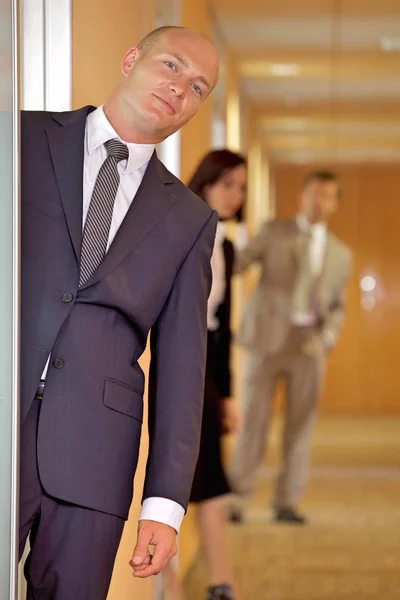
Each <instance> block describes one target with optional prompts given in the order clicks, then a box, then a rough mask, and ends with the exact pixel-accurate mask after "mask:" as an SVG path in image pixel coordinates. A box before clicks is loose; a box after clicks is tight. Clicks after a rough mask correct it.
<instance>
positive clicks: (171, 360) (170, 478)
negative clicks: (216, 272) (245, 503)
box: [143, 213, 217, 510]
mask: <svg viewBox="0 0 400 600" xmlns="http://www.w3.org/2000/svg"><path fill="white" fill-rule="evenodd" d="M216 226H217V215H216V213H213V214H212V215H211V216H210V218H209V219H208V221H207V222H206V224H205V225H204V227H203V229H202V231H201V232H200V234H199V236H198V238H197V240H196V242H195V244H194V245H193V246H192V249H191V251H190V252H189V254H188V255H187V257H186V259H185V261H184V263H183V264H182V266H181V268H180V270H179V272H178V274H177V276H176V279H175V282H174V285H173V287H172V290H171V293H170V295H169V298H168V300H167V302H166V304H165V306H164V308H163V310H162V313H161V315H160V317H159V318H158V321H157V323H156V326H155V327H153V329H152V331H151V338H150V348H151V363H150V377H149V438H150V448H149V457H148V461H147V469H146V479H145V485H144V494H143V499H144V500H145V499H147V498H152V497H158V498H167V499H169V500H173V501H174V502H177V503H178V504H180V505H181V506H182V507H183V508H184V509H185V510H186V508H187V505H188V502H189V496H190V491H191V486H192V481H193V476H194V471H195V467H196V462H197V458H198V451H199V445H200V431H201V418H202V410H203V400H204V379H205V365H206V352H207V300H208V296H209V293H210V289H211V277H212V275H211V266H210V259H211V254H212V251H213V246H214V239H215V230H216Z"/></svg>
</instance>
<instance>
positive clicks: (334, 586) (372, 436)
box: [185, 416, 400, 600]
mask: <svg viewBox="0 0 400 600" xmlns="http://www.w3.org/2000/svg"><path fill="white" fill-rule="evenodd" d="M280 426H281V423H280V421H279V419H276V420H275V423H274V428H273V431H272V436H271V451H270V456H269V464H270V466H269V467H267V466H266V461H265V466H264V468H263V471H262V473H261V479H262V482H260V485H259V488H258V492H257V495H256V497H255V499H254V502H253V503H252V505H251V508H250V511H249V514H248V519H247V521H246V523H245V524H243V525H239V526H237V525H235V526H231V530H230V536H231V549H232V559H233V561H234V565H235V573H236V575H237V577H238V580H239V583H240V587H241V590H242V593H243V600H337V599H340V600H364V599H366V600H367V599H368V600H398V598H400V568H399V564H400V558H399V557H400V464H399V457H400V419H399V418H398V417H393V418H391V417H390V416H388V417H385V418H382V417H373V416H371V417H368V418H349V417H347V418H343V417H342V418H335V417H324V418H323V419H322V420H320V421H319V423H318V425H317V428H316V436H315V439H314V446H313V461H312V462H313V467H312V470H311V481H310V484H309V486H308V488H307V491H306V494H305V496H304V502H303V504H302V508H303V509H304V512H305V513H306V514H307V515H308V516H309V517H310V524H309V525H308V526H306V527H296V526H287V525H275V524H273V523H272V522H271V515H270V511H269V509H267V502H268V499H269V497H270V495H271V491H272V486H271V484H272V483H273V480H274V476H275V466H274V465H276V463H277V458H278V450H279V447H278V440H279V429H280ZM271 465H272V466H271ZM189 529H190V527H189ZM186 532H187V533H189V531H188V529H186ZM186 543H187V542H186ZM185 588H186V594H187V598H189V599H190V600H203V598H204V592H203V589H204V580H203V568H202V565H201V561H200V560H199V556H198V555H196V556H195V558H194V560H193V561H192V562H191V564H190V566H189V568H188V570H187V573H186V576H185Z"/></svg>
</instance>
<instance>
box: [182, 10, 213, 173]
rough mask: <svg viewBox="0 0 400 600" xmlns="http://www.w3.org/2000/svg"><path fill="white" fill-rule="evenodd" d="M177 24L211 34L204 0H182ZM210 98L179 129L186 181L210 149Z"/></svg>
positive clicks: (183, 171)
mask: <svg viewBox="0 0 400 600" xmlns="http://www.w3.org/2000/svg"><path fill="white" fill-rule="evenodd" d="M179 25H182V26H184V27H190V28H192V29H196V30H197V31H201V32H202V33H204V34H206V35H210V34H211V24H210V14H209V7H208V2H207V1H206V0H197V2H193V0H182V2H181V19H180V23H179ZM211 119H212V100H211V99H210V98H208V99H207V100H206V102H205V103H204V104H203V106H202V107H201V108H200V110H199V112H198V113H197V115H196V116H195V117H194V118H193V119H192V120H191V121H189V123H188V124H187V125H185V127H183V129H182V130H181V176H180V178H181V179H182V181H183V182H184V183H187V181H188V179H189V177H190V175H191V174H192V172H193V171H194V169H195V167H196V166H197V163H198V162H199V160H200V159H201V158H202V157H203V156H204V154H206V152H208V151H209V150H210V145H211Z"/></svg>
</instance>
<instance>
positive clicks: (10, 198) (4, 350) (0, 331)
mask: <svg viewBox="0 0 400 600" xmlns="http://www.w3.org/2000/svg"><path fill="white" fill-rule="evenodd" d="M14 41H15V39H14V2H13V0H0V274H1V285H0V340H1V343H0V598H1V599H2V600H3V599H4V600H7V599H8V598H10V599H13V598H14V597H15V596H14V593H15V590H14V568H15V561H14V549H15V546H14V543H15V539H14V537H15V536H14V523H12V522H13V521H15V498H14V496H15V494H14V491H15V479H14V475H15V465H14V463H15V452H14V451H13V448H14V445H16V440H15V439H14V438H15V436H14V425H15V419H14V413H15V411H14V399H15V390H14V382H15V378H14V367H15V364H14V360H13V358H14V355H15V346H14V330H15V327H14V321H13V317H14V313H15V308H14V300H15V292H14V288H15V279H14V266H15V262H14V242H15V237H14V229H15V227H14V206H15V205H16V202H17V200H16V198H14V197H15V196H16V190H15V177H14V174H13V173H14V167H15V162H16V161H15V160H14V155H15V144H14V135H15V129H14V121H15V119H14V116H15V112H14V91H13V88H14V79H13V69H14V61H15V57H14V56H13V44H14ZM11 581H12V583H11V584H10V582H11Z"/></svg>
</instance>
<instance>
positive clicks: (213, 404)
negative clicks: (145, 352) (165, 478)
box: [190, 239, 234, 502]
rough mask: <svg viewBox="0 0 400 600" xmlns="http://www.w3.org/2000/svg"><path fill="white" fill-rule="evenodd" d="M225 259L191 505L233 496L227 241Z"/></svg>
mask: <svg viewBox="0 0 400 600" xmlns="http://www.w3.org/2000/svg"><path fill="white" fill-rule="evenodd" d="M223 250H224V257H225V273H226V289H225V298H224V301H223V302H222V304H220V306H219V308H218V311H217V318H218V321H219V328H218V329H217V330H216V331H209V332H208V347H207V366H206V379H205V390H204V411H203V420H202V428H201V441H200V453H199V458H198V461H197V466H196V471H195V475H194V480H193V486H192V491H191V495H190V501H191V502H202V501H204V500H208V499H210V498H215V497H217V496H223V495H225V494H228V493H229V492H230V488H229V484H228V481H227V478H226V475H225V472H224V469H223V466H222V451H221V436H222V434H223V427H222V418H221V417H222V411H221V408H222V406H221V404H222V399H223V398H226V397H228V396H230V388H231V374H230V347H231V329H230V314H231V280H232V268H233V257H234V250H233V244H232V243H231V242H230V241H228V240H227V239H225V240H224V243H223Z"/></svg>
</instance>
